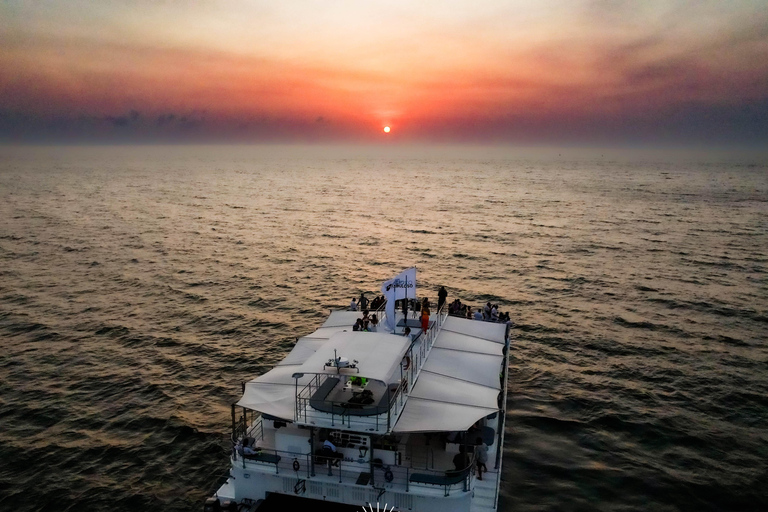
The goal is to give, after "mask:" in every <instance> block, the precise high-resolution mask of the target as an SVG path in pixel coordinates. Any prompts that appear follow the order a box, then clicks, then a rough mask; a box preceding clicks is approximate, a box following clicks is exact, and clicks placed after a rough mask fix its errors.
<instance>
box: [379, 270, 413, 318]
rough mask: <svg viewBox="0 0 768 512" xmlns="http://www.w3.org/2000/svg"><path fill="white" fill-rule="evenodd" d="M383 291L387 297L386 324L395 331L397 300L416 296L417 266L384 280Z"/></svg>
mask: <svg viewBox="0 0 768 512" xmlns="http://www.w3.org/2000/svg"><path fill="white" fill-rule="evenodd" d="M381 291H382V293H383V294H384V297H385V298H386V299H387V307H386V314H387V315H386V321H385V325H386V327H387V330H389V331H394V330H395V301H396V300H400V299H413V298H415V297H416V267H411V268H408V269H405V270H403V271H402V272H400V274H398V275H397V276H396V277H394V278H393V279H390V280H389V281H384V283H383V284H382V285H381Z"/></svg>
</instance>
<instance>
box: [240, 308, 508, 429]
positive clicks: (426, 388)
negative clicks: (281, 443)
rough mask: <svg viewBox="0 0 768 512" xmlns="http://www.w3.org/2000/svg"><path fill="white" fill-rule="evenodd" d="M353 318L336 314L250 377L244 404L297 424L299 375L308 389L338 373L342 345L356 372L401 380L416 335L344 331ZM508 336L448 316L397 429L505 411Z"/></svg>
mask: <svg viewBox="0 0 768 512" xmlns="http://www.w3.org/2000/svg"><path fill="white" fill-rule="evenodd" d="M350 313H351V314H350ZM350 318H351V319H352V321H353V322H354V319H355V318H357V314H356V313H355V312H347V311H340V312H334V313H333V314H331V317H330V318H329V319H328V320H327V321H326V322H325V324H323V327H321V328H320V329H318V330H317V331H315V332H314V333H312V334H311V335H309V336H306V337H303V338H300V339H299V340H298V341H297V343H296V346H295V347H294V348H293V350H292V351H291V353H290V354H288V356H287V357H286V358H285V359H283V361H282V362H281V363H280V364H279V365H278V366H276V367H275V368H273V369H272V370H271V371H269V372H267V373H265V374H264V375H262V376H261V377H258V378H256V379H254V380H252V381H250V382H248V383H247V384H246V386H245V393H244V394H243V396H242V397H241V398H240V401H238V403H237V405H240V406H242V407H246V408H248V409H253V410H257V411H261V412H262V413H265V414H269V415H272V416H275V417H278V418H282V419H285V420H288V421H292V420H293V416H294V408H295V393H296V381H295V379H293V375H294V374H296V373H303V374H304V377H302V378H300V379H299V381H298V385H299V388H301V387H303V386H305V385H306V384H307V383H308V382H309V380H310V379H311V378H312V376H313V374H316V373H329V374H333V373H336V369H335V368H332V367H327V368H326V367H324V365H325V363H327V362H328V360H329V359H333V358H334V349H335V350H336V356H338V357H345V358H347V359H348V360H349V362H353V361H354V360H357V361H358V362H357V367H358V368H359V370H360V371H359V373H353V374H354V375H359V376H361V377H367V378H369V379H373V380H380V381H383V382H387V383H389V382H394V381H397V380H398V379H399V378H400V368H399V365H400V362H401V361H402V358H403V356H404V355H405V353H406V351H407V350H408V347H409V345H410V340H409V339H408V338H406V337H403V336H396V335H393V334H385V333H372V332H352V331H346V332H344V331H345V330H346V329H349V328H350V322H349V320H350ZM505 334H506V325H504V324H496V323H489V322H480V321H476V320H466V319H461V318H453V317H448V318H447V319H446V320H445V322H444V323H443V326H442V329H441V331H440V334H439V335H438V337H437V339H436V340H435V343H434V345H433V347H432V350H431V351H430V354H429V357H428V358H427V361H426V362H425V364H424V366H423V367H422V369H421V372H420V374H419V377H418V379H417V380H416V385H415V386H414V388H413V389H412V390H411V393H410V395H409V396H408V399H407V400H406V404H405V408H404V410H403V411H402V413H401V414H400V417H399V419H398V421H397V423H396V424H395V427H394V429H393V430H394V431H395V432H439V431H464V430H467V429H469V427H471V426H472V425H473V424H474V423H475V422H476V421H477V420H479V419H481V418H483V417H485V416H488V415H490V414H493V413H495V412H497V411H498V407H499V406H498V395H499V393H500V392H501V383H500V379H499V373H500V372H501V370H502V368H501V365H502V363H503V361H504V354H503V348H504V343H505ZM342 371H343V372H344V373H347V372H349V370H342Z"/></svg>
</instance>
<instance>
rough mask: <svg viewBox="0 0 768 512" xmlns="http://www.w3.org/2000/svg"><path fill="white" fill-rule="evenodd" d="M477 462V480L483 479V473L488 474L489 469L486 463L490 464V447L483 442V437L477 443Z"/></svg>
mask: <svg viewBox="0 0 768 512" xmlns="http://www.w3.org/2000/svg"><path fill="white" fill-rule="evenodd" d="M475 461H477V479H478V480H482V479H483V472H484V471H485V472H487V471H488V468H487V467H486V465H485V463H486V462H488V445H487V444H485V443H484V442H483V438H482V437H478V438H477V440H476V441H475Z"/></svg>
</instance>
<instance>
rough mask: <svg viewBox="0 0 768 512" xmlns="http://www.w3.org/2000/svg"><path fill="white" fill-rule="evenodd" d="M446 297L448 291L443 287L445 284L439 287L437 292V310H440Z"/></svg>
mask: <svg viewBox="0 0 768 512" xmlns="http://www.w3.org/2000/svg"><path fill="white" fill-rule="evenodd" d="M447 298H448V292H447V291H446V289H445V286H441V287H440V291H438V292H437V312H438V313H439V312H440V308H442V307H443V304H445V299H447Z"/></svg>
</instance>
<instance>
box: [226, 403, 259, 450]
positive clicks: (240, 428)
mask: <svg viewBox="0 0 768 512" xmlns="http://www.w3.org/2000/svg"><path fill="white" fill-rule="evenodd" d="M236 407H237V405H236V404H232V442H235V441H237V440H238V439H241V438H242V437H243V436H244V435H246V433H247V436H248V437H253V438H254V439H264V425H263V423H262V421H263V420H262V416H261V413H260V412H258V411H254V410H251V409H246V408H244V407H243V410H242V413H241V415H240V417H239V418H238V417H237V413H236Z"/></svg>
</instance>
